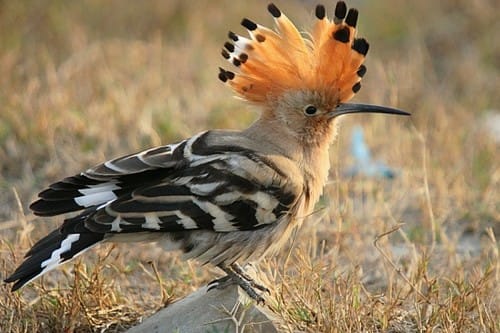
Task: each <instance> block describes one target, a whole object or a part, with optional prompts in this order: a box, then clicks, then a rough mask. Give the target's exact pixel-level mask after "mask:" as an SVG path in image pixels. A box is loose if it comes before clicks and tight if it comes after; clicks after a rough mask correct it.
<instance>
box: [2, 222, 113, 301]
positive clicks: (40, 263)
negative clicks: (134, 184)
mask: <svg viewBox="0 0 500 333" xmlns="http://www.w3.org/2000/svg"><path fill="white" fill-rule="evenodd" d="M79 218H82V217H76V218H74V219H75V220H78V219H79ZM75 220H67V221H66V223H65V225H66V226H67V225H68V222H69V224H70V225H71V224H73V223H74V222H76V221H75ZM72 222H73V223H72ZM75 224H76V223H75ZM69 229H73V230H68V228H65V227H64V226H63V228H61V229H58V230H54V231H53V232H51V233H50V234H49V235H47V236H46V237H44V238H42V239H41V240H39V241H38V242H37V243H36V244H35V245H34V246H33V247H32V248H31V250H29V251H28V253H27V254H26V258H25V260H24V262H23V263H22V264H21V266H19V267H18V268H17V269H16V270H15V272H14V273H12V275H11V276H9V277H8V278H6V279H5V282H7V283H11V282H14V285H13V286H12V291H15V290H17V289H19V288H21V287H22V286H24V285H25V284H27V283H28V282H30V281H32V280H34V279H35V278H37V277H39V276H41V275H43V274H45V273H47V272H48V271H50V270H52V269H54V268H56V267H57V266H59V265H61V264H62V263H64V262H66V261H69V260H71V259H73V258H75V257H76V256H78V255H79V254H81V253H83V252H85V251H86V250H88V249H90V248H91V247H93V246H94V245H96V244H97V243H99V242H100V241H102V240H103V239H104V234H100V233H93V232H91V231H90V230H86V229H85V230H75V228H69ZM79 229H83V228H81V227H80V228H79Z"/></svg>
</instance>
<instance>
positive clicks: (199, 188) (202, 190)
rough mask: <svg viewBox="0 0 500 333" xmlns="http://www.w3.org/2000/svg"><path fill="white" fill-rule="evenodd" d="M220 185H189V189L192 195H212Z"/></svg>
mask: <svg viewBox="0 0 500 333" xmlns="http://www.w3.org/2000/svg"><path fill="white" fill-rule="evenodd" d="M220 185H222V183H206V184H192V185H189V189H190V190H191V192H193V193H194V194H198V195H207V194H210V193H212V192H213V191H214V190H215V189H216V188H217V187H219V186H220Z"/></svg>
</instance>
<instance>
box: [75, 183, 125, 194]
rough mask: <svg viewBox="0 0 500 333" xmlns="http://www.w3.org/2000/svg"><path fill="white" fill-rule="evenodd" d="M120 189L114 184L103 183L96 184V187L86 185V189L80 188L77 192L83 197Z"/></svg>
mask: <svg viewBox="0 0 500 333" xmlns="http://www.w3.org/2000/svg"><path fill="white" fill-rule="evenodd" d="M119 189H120V187H119V186H118V185H116V184H115V183H103V184H97V185H88V188H82V189H80V190H78V192H80V193H81V194H83V195H91V194H96V193H100V192H109V191H113V190H119Z"/></svg>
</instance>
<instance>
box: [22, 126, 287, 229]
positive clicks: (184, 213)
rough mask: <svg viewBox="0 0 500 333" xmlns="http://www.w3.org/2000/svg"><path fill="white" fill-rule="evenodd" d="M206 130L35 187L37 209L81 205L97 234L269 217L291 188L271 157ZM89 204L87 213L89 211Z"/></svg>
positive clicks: (255, 222) (51, 211) (253, 222)
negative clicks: (218, 139) (213, 140)
mask: <svg viewBox="0 0 500 333" xmlns="http://www.w3.org/2000/svg"><path fill="white" fill-rule="evenodd" d="M209 135H210V132H204V133H201V134H199V135H197V136H195V137H193V138H191V139H189V140H186V141H182V142H180V143H177V144H174V145H168V146H163V147H159V148H155V149H151V150H147V151H145V152H141V153H138V154H135V155H130V156H126V157H123V158H119V159H116V160H112V161H109V162H106V163H104V164H102V165H99V166H97V167H96V168H93V169H90V170H87V171H86V172H84V173H82V174H80V175H78V176H74V177H70V178H67V179H65V180H63V181H61V182H59V183H56V184H53V185H51V186H50V188H49V189H48V190H46V191H44V192H42V193H41V194H40V200H38V201H37V202H35V203H34V204H33V205H32V209H34V211H35V213H36V214H38V215H55V214H61V213H65V212H70V211H76V210H81V209H86V210H85V213H84V214H85V215H86V218H85V221H84V223H85V227H86V228H87V229H89V230H90V231H92V232H96V233H122V232H140V231H164V232H176V231H183V230H189V229H191V230H192V229H205V230H214V231H216V232H230V231H236V230H251V229H255V228H259V227H261V226H264V225H267V224H270V223H273V222H275V221H276V220H277V219H279V218H280V217H281V216H283V215H284V214H286V213H287V212H288V211H289V208H290V207H291V205H292V204H293V202H295V200H296V193H295V191H293V190H292V189H290V190H287V187H286V186H284V184H285V183H287V181H288V179H287V176H286V175H285V174H284V173H283V171H281V170H280V168H279V167H277V166H276V165H274V163H273V162H272V161H271V160H269V159H268V158H265V157H263V156H260V155H258V154H256V153H255V152H254V151H252V150H250V149H245V148H242V147H240V146H231V145H228V144H227V143H225V144H223V145H214V144H209V143H208V140H207V138H208V136H209ZM89 210H90V212H89Z"/></svg>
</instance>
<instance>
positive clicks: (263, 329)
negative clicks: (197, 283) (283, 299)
mask: <svg viewBox="0 0 500 333" xmlns="http://www.w3.org/2000/svg"><path fill="white" fill-rule="evenodd" d="M273 321H274V319H272V315H271V313H270V312H269V310H267V309H265V308H263V307H261V306H257V305H256V304H255V302H253V301H251V300H250V299H249V298H248V296H247V295H246V293H245V292H244V291H242V290H241V289H240V288H239V287H237V286H236V285H234V286H229V287H227V288H225V289H222V290H219V289H212V290H210V291H208V292H207V287H203V288H201V289H198V290H197V291H195V292H194V293H192V294H191V295H188V296H187V297H185V298H183V299H181V300H179V301H177V302H175V303H173V304H171V305H169V306H168V307H166V308H164V309H162V310H160V311H158V312H157V313H155V314H154V315H153V316H151V317H149V318H147V319H146V320H144V322H142V323H141V324H139V325H138V326H135V327H133V328H131V329H129V330H128V331H127V333H142V332H151V333H216V332H221V333H222V332H224V333H226V332H227V333H232V332H237V333H277V332H278V330H277V329H276V326H275V325H274V324H273Z"/></svg>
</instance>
